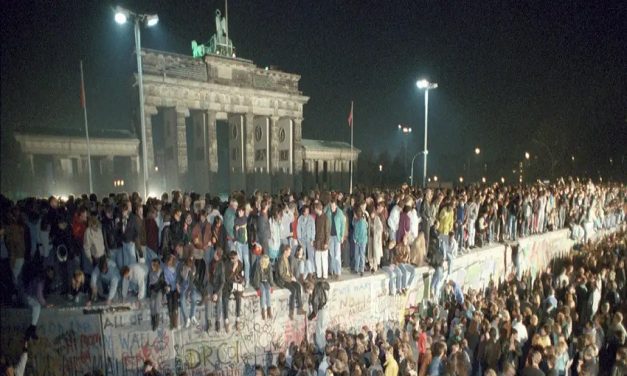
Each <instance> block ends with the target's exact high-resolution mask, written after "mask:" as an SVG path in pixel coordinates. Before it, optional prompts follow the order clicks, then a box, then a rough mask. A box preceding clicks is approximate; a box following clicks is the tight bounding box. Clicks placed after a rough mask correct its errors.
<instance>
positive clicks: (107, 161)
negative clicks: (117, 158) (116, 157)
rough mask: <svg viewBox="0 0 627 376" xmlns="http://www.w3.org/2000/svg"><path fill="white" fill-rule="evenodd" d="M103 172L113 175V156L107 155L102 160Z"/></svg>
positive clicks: (108, 175)
mask: <svg viewBox="0 0 627 376" xmlns="http://www.w3.org/2000/svg"><path fill="white" fill-rule="evenodd" d="M100 165H101V168H102V174H103V175H104V176H106V177H111V176H113V156H112V155H107V156H106V157H104V158H103V159H102V160H101V161H100Z"/></svg>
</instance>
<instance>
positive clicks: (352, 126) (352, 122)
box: [348, 101, 355, 195]
mask: <svg viewBox="0 0 627 376" xmlns="http://www.w3.org/2000/svg"><path fill="white" fill-rule="evenodd" d="M354 116H355V115H354V114H353V101H351V124H350V126H351V177H350V187H349V190H348V192H349V194H351V195H352V194H353V128H354V125H355V120H354Z"/></svg>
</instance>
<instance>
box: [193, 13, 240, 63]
mask: <svg viewBox="0 0 627 376" xmlns="http://www.w3.org/2000/svg"><path fill="white" fill-rule="evenodd" d="M228 30H229V29H228V22H227V20H226V18H224V17H222V13H221V12H220V10H219V9H216V33H215V34H213V36H212V37H211V39H210V40H209V42H208V43H207V44H206V45H205V44H198V43H197V42H196V41H195V40H193V41H192V56H193V57H195V58H203V57H204V56H205V55H207V54H216V55H223V56H233V57H234V56H235V48H234V47H233V42H232V41H231V40H230V39H229V38H228V34H229V31H228Z"/></svg>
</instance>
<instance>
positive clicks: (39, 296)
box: [24, 266, 54, 341]
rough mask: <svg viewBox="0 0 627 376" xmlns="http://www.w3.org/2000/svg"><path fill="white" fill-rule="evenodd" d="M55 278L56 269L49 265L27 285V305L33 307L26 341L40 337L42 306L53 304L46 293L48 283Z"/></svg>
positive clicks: (25, 296)
mask: <svg viewBox="0 0 627 376" xmlns="http://www.w3.org/2000/svg"><path fill="white" fill-rule="evenodd" d="M53 279H54V269H53V268H52V267H50V266H49V267H47V268H46V269H45V270H44V272H43V273H41V274H40V275H38V276H37V277H35V278H33V279H32V280H31V281H30V283H29V284H28V285H27V286H26V290H25V291H24V300H25V303H26V305H28V306H29V307H30V308H31V322H30V326H29V327H28V329H26V334H25V340H26V341H28V340H30V339H39V337H37V322H38V321H39V314H40V313H41V307H42V306H43V307H46V308H50V307H52V304H48V303H47V302H46V298H45V296H44V294H45V291H46V285H49V284H50V283H51V282H52V280H53Z"/></svg>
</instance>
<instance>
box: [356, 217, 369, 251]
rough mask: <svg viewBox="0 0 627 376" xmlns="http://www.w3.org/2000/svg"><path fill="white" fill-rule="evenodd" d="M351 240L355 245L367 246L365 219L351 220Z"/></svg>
mask: <svg viewBox="0 0 627 376" xmlns="http://www.w3.org/2000/svg"><path fill="white" fill-rule="evenodd" d="M353 226H354V227H355V230H354V231H353V240H354V241H355V243H357V244H364V245H365V244H368V221H367V220H366V219H365V218H363V217H362V218H359V219H353Z"/></svg>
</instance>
